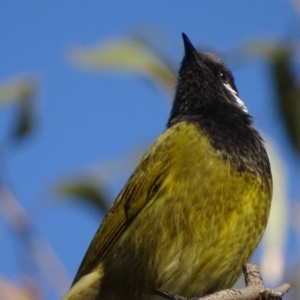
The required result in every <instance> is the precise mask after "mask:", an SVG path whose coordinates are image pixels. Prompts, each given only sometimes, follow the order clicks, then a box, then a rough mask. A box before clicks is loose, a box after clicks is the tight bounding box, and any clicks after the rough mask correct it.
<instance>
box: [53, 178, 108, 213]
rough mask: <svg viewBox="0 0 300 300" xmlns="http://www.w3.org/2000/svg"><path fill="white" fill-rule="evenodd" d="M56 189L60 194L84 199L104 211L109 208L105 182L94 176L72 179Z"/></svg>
mask: <svg viewBox="0 0 300 300" xmlns="http://www.w3.org/2000/svg"><path fill="white" fill-rule="evenodd" d="M56 190H57V192H58V196H60V197H71V198H73V199H77V200H80V201H83V202H84V203H87V204H90V205H93V206H94V207H96V208H97V209H98V210H99V211H100V212H102V213H103V212H104V213H105V212H106V211H107V210H108V209H109V205H108V203H109V200H108V197H107V196H106V193H105V191H104V187H103V182H100V180H95V179H94V178H93V179H89V178H81V179H80V178H79V179H71V180H67V181H65V182H62V183H60V184H59V185H58V186H57V187H56Z"/></svg>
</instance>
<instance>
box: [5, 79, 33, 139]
mask: <svg viewBox="0 0 300 300" xmlns="http://www.w3.org/2000/svg"><path fill="white" fill-rule="evenodd" d="M36 89H37V82H36V80H34V79H31V78H29V77H25V78H21V79H13V80H11V81H9V82H6V83H4V84H3V85H2V86H0V105H1V106H5V105H15V106H17V108H18V114H17V115H16V117H15V124H14V125H13V128H12V131H11V133H10V137H11V138H13V139H14V140H19V139H21V138H23V137H25V136H27V134H29V133H30V132H31V131H32V130H33V127H34V126H33V125H34V98H35V96H36Z"/></svg>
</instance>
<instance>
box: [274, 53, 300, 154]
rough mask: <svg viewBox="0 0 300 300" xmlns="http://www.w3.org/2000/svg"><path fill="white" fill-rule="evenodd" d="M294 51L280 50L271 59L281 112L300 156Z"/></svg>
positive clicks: (298, 89)
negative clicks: (293, 65)
mask: <svg viewBox="0 0 300 300" xmlns="http://www.w3.org/2000/svg"><path fill="white" fill-rule="evenodd" d="M291 60H292V51H291V50H290V49H288V48H278V49H277V50H276V51H274V52H273V55H272V57H271V74H272V78H273V82H274V86H275V90H276V95H277V103H278V106H279V111H280V113H281V115H282V118H283V120H284V122H285V126H286V129H287V132H288V135H289V137H290V140H291V142H292V144H293V145H294V147H295V149H296V150H297V151H298V154H300V87H299V85H298V84H297V80H296V78H295V75H294V73H293V70H292V63H291Z"/></svg>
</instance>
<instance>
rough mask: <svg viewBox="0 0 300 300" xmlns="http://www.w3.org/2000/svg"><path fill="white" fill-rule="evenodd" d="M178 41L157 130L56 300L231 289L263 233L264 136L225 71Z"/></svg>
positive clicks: (146, 298)
mask: <svg viewBox="0 0 300 300" xmlns="http://www.w3.org/2000/svg"><path fill="white" fill-rule="evenodd" d="M182 38H183V44H184V56H183V60H182V62H181V65H180V68H179V75H178V79H177V86H176V92H175V97H174V101H173V106H172V109H171V113H170V117H169V119H168V121H167V125H166V129H165V130H164V132H163V133H162V134H161V135H160V136H159V137H158V138H157V140H156V141H155V142H154V143H153V144H152V145H151V146H150V148H149V149H148V150H147V151H146V153H145V154H144V155H143V157H142V158H141V161H140V162H139V164H138V166H137V167H136V169H135V171H134V172H133V174H132V175H131V177H130V178H129V179H128V181H127V183H126V184H125V186H124V187H123V189H122V190H121V192H120V194H119V195H118V196H117V198H116V200H115V202H114V203H113V205H112V207H111V208H110V210H109V211H108V213H107V214H106V216H105V218H104V220H103V222H102V224H101V225H100V227H99V229H98V230H97V232H96V234H95V236H94V238H93V240H92V242H91V244H90V246H89V248H88V250H87V252H86V254H85V257H84V259H83V261H82V263H81V265H80V267H79V270H78V272H77V275H76V276H75V279H74V281H73V284H72V286H71V288H70V290H69V291H68V292H67V294H66V295H65V297H64V298H63V300H83V299H85V300H120V299H131V300H159V299H162V298H161V295H160V293H159V291H167V292H168V293H171V294H172V295H181V296H183V297H187V298H189V297H201V296H205V295H208V294H211V293H214V292H216V291H219V290H223V289H226V288H230V287H231V286H232V285H233V284H234V283H235V281H236V280H237V278H238V277H239V276H240V275H241V272H242V266H243V265H244V264H245V263H247V262H249V260H250V259H251V257H252V255H253V253H254V251H255V249H256V248H257V246H258V243H259V241H260V239H261V237H262V235H263V232H264V230H265V227H266V224H267V220H268V216H269V211H270V206H271V199H272V174H271V167H270V162H269V159H268V155H267V152H266V149H265V145H264V141H263V139H262V137H261V135H260V134H259V132H258V131H257V130H256V129H255V128H254V124H253V123H254V121H253V117H252V116H251V115H250V114H249V112H248V109H247V107H246V105H245V104H244V102H243V101H242V100H241V98H240V97H239V94H238V91H237V88H236V86H235V83H234V77H233V75H232V73H231V71H230V70H229V68H228V67H227V66H226V65H225V63H223V62H222V60H221V59H220V58H219V57H218V56H216V55H215V54H213V53H208V52H198V51H197V50H196V48H195V47H194V46H193V44H192V42H191V41H190V39H189V38H188V36H187V35H186V34H184V33H182Z"/></svg>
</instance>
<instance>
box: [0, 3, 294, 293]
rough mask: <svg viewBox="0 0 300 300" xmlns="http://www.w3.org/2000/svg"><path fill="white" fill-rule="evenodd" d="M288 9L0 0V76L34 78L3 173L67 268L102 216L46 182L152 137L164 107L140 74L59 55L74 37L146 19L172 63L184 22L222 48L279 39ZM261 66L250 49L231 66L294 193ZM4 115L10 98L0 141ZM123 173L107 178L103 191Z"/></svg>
mask: <svg viewBox="0 0 300 300" xmlns="http://www.w3.org/2000/svg"><path fill="white" fill-rule="evenodd" d="M296 21H297V15H296V12H295V10H294V9H293V7H292V5H291V4H290V3H289V1H280V0H272V1H261V0H251V1H250V0H247V1H240V0H227V1H220V0H214V1H211V0H210V1H193V2H191V1H190V2H188V1H121V0H118V1H101V2H100V1H85V2H82V1H48V2H46V1H37V0H35V1H34V0H32V1H22V2H21V1H5V2H4V1H3V0H2V1H0V41H1V42H0V45H1V47H0V53H1V55H0V66H1V67H0V83H5V81H6V80H8V79H11V78H17V77H19V76H22V75H27V74H29V75H31V76H34V77H36V78H37V79H38V82H39V89H38V95H37V99H36V100H37V111H36V112H37V117H38V123H37V128H36V130H35V131H34V133H33V134H31V135H30V137H29V138H27V139H26V141H24V142H23V144H22V145H19V147H17V148H14V150H13V151H11V148H8V149H5V151H3V155H4V158H2V159H1V161H4V165H5V167H4V170H3V172H1V176H2V177H4V178H5V182H6V183H7V184H8V185H9V187H10V188H11V189H12V191H13V192H14V193H15V195H16V197H17V198H18V200H19V201H20V202H21V204H22V205H23V206H24V207H25V209H26V210H28V212H29V214H30V215H31V216H32V218H33V220H34V222H35V223H36V224H37V227H38V230H39V232H40V233H41V234H42V235H43V236H44V237H45V238H46V239H47V241H48V242H49V243H50V244H51V246H52V247H53V249H54V251H55V252H56V253H57V255H58V257H59V258H60V260H61V261H62V262H63V264H64V265H65V267H66V269H67V271H68V273H69V274H70V278H72V277H73V276H74V274H75V272H76V270H77V267H78V265H79V263H80V261H81V259H82V256H83V254H84V252H85V250H86V248H87V246H88V244H89V242H90V240H91V238H92V237H93V235H94V232H95V230H96V228H97V227H98V224H99V223H100V220H99V219H98V218H97V217H96V215H95V214H91V210H89V209H87V208H86V207H85V206H83V205H80V204H71V203H70V202H60V203H55V200H54V199H52V198H53V197H52V196H51V195H49V193H47V191H48V190H49V187H50V186H51V185H53V183H55V182H56V181H57V180H59V179H62V178H65V177H66V176H69V175H72V174H80V172H82V171H83V170H86V169H87V168H89V167H91V166H93V164H95V163H99V162H103V161H105V160H108V159H114V158H115V157H119V156H121V155H122V154H125V153H128V152H130V151H131V150H132V149H134V148H135V147H137V146H139V145H141V144H143V143H150V142H151V141H153V140H154V139H155V138H156V137H157V136H158V135H159V134H160V133H161V132H162V131H163V129H164V126H165V123H166V121H167V117H168V112H169V109H170V105H169V104H168V102H167V101H165V100H164V98H163V97H162V95H161V94H160V93H159V92H158V91H156V90H155V89H153V88H151V87H150V86H149V85H147V84H146V83H145V82H144V81H143V80H141V79H140V78H138V77H137V76H134V75H131V76H128V77H125V76H116V74H113V73H106V72H88V71H84V70H82V69H79V68H77V67H76V66H74V65H73V64H72V63H71V62H70V59H69V56H68V55H69V53H70V50H71V49H72V47H73V46H74V45H80V46H84V47H88V46H92V45H95V44H98V43H101V41H104V40H106V39H109V38H116V37H119V36H122V35H126V34H128V33H130V32H132V31H134V30H137V29H138V28H140V27H154V28H157V29H160V30H162V31H163V32H164V33H165V34H167V35H168V36H169V37H170V41H165V42H164V47H165V48H164V49H165V50H166V52H167V53H170V54H171V58H172V59H173V60H174V61H175V63H177V65H179V63H180V60H181V58H182V55H183V47H182V40H181V32H185V33H186V34H188V36H189V37H190V39H191V40H192V41H193V43H194V44H195V45H197V46H199V47H200V48H201V46H203V47H207V46H208V47H210V48H212V49H216V51H225V50H229V49H230V48H231V47H234V46H238V45H240V44H241V43H243V42H245V41H247V40H252V39H255V38H262V39H266V38H267V39H271V40H272V39H274V40H279V41H280V40H283V39H285V38H287V37H291V36H292V37H293V35H296V34H294V32H293V30H292V29H293V28H295V24H296V23H297V22H296ZM266 66H267V63H266V62H264V61H262V60H259V59H253V60H250V61H249V62H247V63H246V64H244V65H238V66H235V68H233V73H234V76H235V77H236V85H237V87H238V89H239V92H240V96H241V98H242V99H243V100H244V102H245V103H246V104H247V106H248V109H249V111H250V112H251V114H252V115H254V116H255V119H256V125H257V127H258V128H259V129H261V130H263V131H264V132H265V133H266V134H267V135H268V136H269V137H270V138H271V139H272V140H273V141H274V142H275V144H277V146H278V148H279V152H280V153H281V154H282V155H284V156H285V157H289V159H287V160H286V164H287V166H288V171H289V174H291V175H289V176H290V179H291V180H290V181H291V184H290V186H289V193H290V195H291V197H293V198H295V197H296V196H297V193H298V191H297V190H296V188H295V185H294V184H295V183H296V179H295V177H297V176H293V174H296V172H297V169H296V167H295V166H294V161H293V160H292V159H294V158H295V154H294V153H293V151H292V150H291V148H290V146H288V145H287V143H286V141H287V138H286V136H285V135H284V132H283V129H282V124H281V121H280V119H279V116H278V113H277V112H276V110H275V109H274V105H273V102H274V95H273V92H272V89H271V87H270V85H269V83H270V77H269V73H268V70H267V68H266ZM12 115H13V111H12V110H11V109H6V110H5V111H2V112H1V113H0V138H1V142H2V140H3V137H4V135H5V132H7V130H8V129H9V128H10V125H11V122H12ZM1 163H2V162H1ZM125 179H126V178H124V180H125ZM123 182H124V181H121V180H119V181H118V182H116V183H115V184H114V185H113V187H112V189H111V190H110V193H111V195H112V196H114V195H116V194H117V192H118V191H119V189H120V188H121V187H122V184H123ZM298 196H299V194H298ZM0 225H1V230H0V245H1V246H0V253H1V255H0V274H4V275H5V276H7V277H9V278H11V279H13V280H14V279H16V278H17V273H18V265H17V263H16V262H15V256H14V253H13V251H12V248H13V247H15V246H16V245H15V243H13V242H12V239H11V237H10V232H9V230H7V229H6V228H5V226H4V225H5V223H4V222H0ZM2 228H3V229H2ZM2 253H3V255H2ZM48 298H49V299H54V296H53V295H52V296H51V295H50V296H49V297H48Z"/></svg>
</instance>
